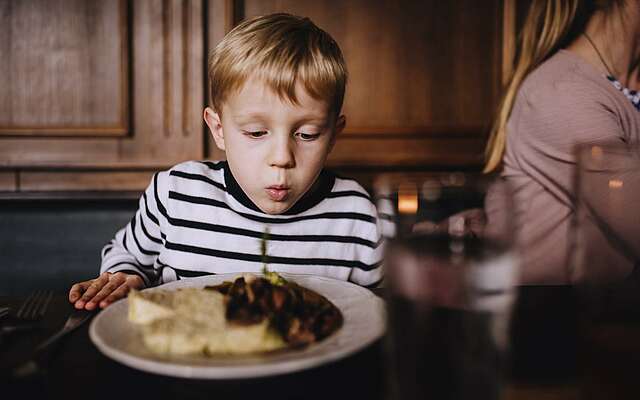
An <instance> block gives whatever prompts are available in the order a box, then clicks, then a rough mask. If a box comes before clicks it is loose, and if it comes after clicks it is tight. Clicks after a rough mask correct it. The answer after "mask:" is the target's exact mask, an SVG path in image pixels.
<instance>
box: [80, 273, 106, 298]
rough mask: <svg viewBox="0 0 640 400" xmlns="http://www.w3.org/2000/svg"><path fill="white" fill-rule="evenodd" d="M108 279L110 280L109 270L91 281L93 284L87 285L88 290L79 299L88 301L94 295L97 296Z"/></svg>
mask: <svg viewBox="0 0 640 400" xmlns="http://www.w3.org/2000/svg"><path fill="white" fill-rule="evenodd" d="M108 281H109V275H108V273H107V272H105V273H103V274H102V275H100V276H99V277H98V278H96V279H94V280H93V281H91V284H90V285H89V286H88V287H87V290H86V291H85V292H84V294H83V295H82V297H81V298H80V300H79V301H81V302H84V303H86V302H88V301H89V300H91V299H92V298H93V296H95V295H96V294H97V293H98V292H99V291H100V290H102V287H103V286H104V285H105V284H106V283H107V282H108Z"/></svg>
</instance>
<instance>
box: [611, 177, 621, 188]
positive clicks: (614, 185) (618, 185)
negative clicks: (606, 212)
mask: <svg viewBox="0 0 640 400" xmlns="http://www.w3.org/2000/svg"><path fill="white" fill-rule="evenodd" d="M623 184H624V182H622V181H621V180H620V179H611V180H610V181H609V188H611V189H620V188H621V187H622V185H623Z"/></svg>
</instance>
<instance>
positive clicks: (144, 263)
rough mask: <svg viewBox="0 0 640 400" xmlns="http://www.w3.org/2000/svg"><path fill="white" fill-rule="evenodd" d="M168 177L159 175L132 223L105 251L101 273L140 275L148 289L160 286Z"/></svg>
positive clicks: (119, 233)
mask: <svg viewBox="0 0 640 400" xmlns="http://www.w3.org/2000/svg"><path fill="white" fill-rule="evenodd" d="M164 179H165V174H164V173H156V174H155V175H154V176H153V179H152V181H151V183H150V185H149V186H148V187H147V189H146V190H145V191H144V193H143V195H142V196H141V197H140V201H139V205H138V209H137V211H136V212H135V214H134V216H133V218H131V221H130V222H129V223H128V224H127V225H126V226H125V227H124V228H122V229H120V230H119V231H118V232H117V233H116V235H115V237H114V238H113V239H112V240H111V242H109V243H108V244H107V245H105V246H104V248H103V249H102V265H101V266H100V272H101V273H102V272H112V273H115V272H126V273H129V274H136V275H139V276H140V277H141V278H142V279H143V281H144V283H145V286H147V287H149V286H153V285H155V284H157V282H158V279H159V273H158V271H157V270H156V269H155V264H156V260H157V258H158V255H159V254H160V251H161V250H162V248H163V246H164V240H165V234H164V233H163V230H162V226H166V218H167V211H166V208H165V207H164V205H163V204H166V196H165V195H163V193H165V192H166V190H164V185H163V181H164Z"/></svg>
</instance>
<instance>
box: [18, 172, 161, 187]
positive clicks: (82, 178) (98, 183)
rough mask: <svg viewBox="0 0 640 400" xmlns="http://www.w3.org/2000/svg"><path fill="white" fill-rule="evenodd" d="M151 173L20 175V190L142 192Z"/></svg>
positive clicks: (41, 173)
mask: <svg viewBox="0 0 640 400" xmlns="http://www.w3.org/2000/svg"><path fill="white" fill-rule="evenodd" d="M152 176H153V172H151V171H142V172H140V171H126V172H125V171H122V172H111V171H101V172H96V171H91V172H81V171H58V172H44V171H41V172H38V171H35V172H31V171H26V172H21V173H20V191H23V192H28V191H114V190H115V191H142V190H144V189H145V188H146V187H147V186H148V185H149V182H150V181H151V177H152Z"/></svg>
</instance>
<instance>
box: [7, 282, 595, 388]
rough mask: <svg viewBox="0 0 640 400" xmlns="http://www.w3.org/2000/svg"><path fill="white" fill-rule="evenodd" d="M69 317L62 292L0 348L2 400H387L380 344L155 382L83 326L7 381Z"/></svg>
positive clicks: (517, 382)
mask: <svg viewBox="0 0 640 400" xmlns="http://www.w3.org/2000/svg"><path fill="white" fill-rule="evenodd" d="M545 298H549V296H545ZM22 300H23V299H21V298H17V297H0V306H3V305H11V306H15V305H19V304H20V303H21V301H22ZM71 311H72V307H71V305H70V304H69V303H68V301H67V298H66V293H57V294H56V296H55V297H54V299H53V301H52V303H51V304H50V306H49V310H48V312H47V315H46V316H45V318H44V320H43V321H41V325H42V328H41V329H38V330H34V331H31V332H29V333H26V334H22V335H19V336H16V337H12V338H9V339H7V340H6V341H5V342H4V343H2V344H0V393H2V394H3V398H13V397H11V396H8V397H5V394H7V393H10V394H12V395H15V396H20V397H21V398H31V397H37V398H39V399H48V398H50V399H54V398H79V397H86V396H90V398H91V399H112V398H122V397H125V398H130V397H134V396H135V397H141V398H153V399H164V398H180V399H201V398H218V399H225V400H226V399H250V398H261V399H262V398H277V399H372V400H376V399H381V400H382V399H384V400H389V396H388V393H387V387H388V384H387V383H388V382H387V381H386V371H385V357H384V351H385V346H384V341H383V340H379V341H377V342H375V343H373V344H372V345H371V346H369V347H367V348H366V349H364V350H362V351H360V352H358V353H357V354H354V355H352V356H350V357H348V358H346V359H343V360H340V361H337V362H334V363H331V364H328V365H325V366H321V367H318V368H313V369H310V370H305V371H301V372H297V373H293V374H288V375H283V376H275V377H268V378H260V379H247V380H225V381H207V380H190V379H179V378H171V377H165V376H160V375H154V374H150V373H146V372H142V371H138V370H135V369H132V368H129V367H126V366H124V365H121V364H119V363H117V362H115V361H112V360H111V359H109V358H107V357H105V356H104V355H102V354H101V353H100V352H99V351H98V350H97V348H96V347H95V346H94V345H93V343H92V342H91V341H90V339H89V335H88V329H89V323H85V324H84V325H83V326H81V327H80V328H78V330H76V331H75V332H73V333H71V334H69V335H68V336H67V337H66V338H64V339H63V341H62V342H60V343H59V345H58V346H57V347H56V348H54V349H53V351H52V352H51V353H50V354H49V356H48V359H47V360H46V365H47V366H48V368H47V372H46V374H42V375H38V376H36V377H35V378H32V379H29V380H22V381H15V380H13V381H10V380H8V379H7V370H8V369H9V368H10V367H11V366H14V365H17V364H18V363H19V362H21V361H24V360H25V358H26V357H27V355H28V354H29V349H32V348H33V347H35V345H37V344H38V343H39V342H40V341H42V340H43V339H44V338H46V337H47V336H48V335H50V334H51V333H52V332H54V331H55V330H57V329H58V328H60V327H61V326H62V325H63V323H64V321H65V320H66V317H67V315H68V314H69V313H70V312H71ZM534 322H535V320H534ZM525 325H526V324H525ZM520 329H525V328H523V327H521V328H520ZM525 345H531V344H525ZM533 350H535V349H533ZM16 398H18V397H16ZM580 398H581V397H580V390H579V387H578V385H577V381H576V380H575V379H572V378H569V379H563V380H559V381H543V380H539V379H538V380H535V379H534V380H530V381H527V380H526V379H522V376H520V377H517V379H512V380H511V381H510V382H509V383H508V385H507V387H506V390H505V393H504V396H503V399H504V400H529V399H531V400H533V399H535V400H540V399H543V400H561V399H562V400H578V399H580ZM591 398H594V397H591Z"/></svg>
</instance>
